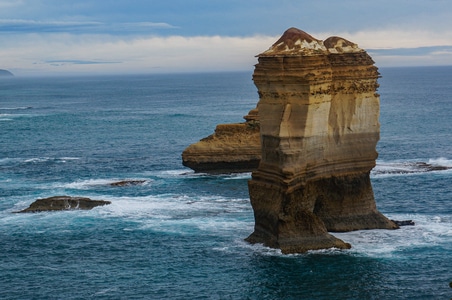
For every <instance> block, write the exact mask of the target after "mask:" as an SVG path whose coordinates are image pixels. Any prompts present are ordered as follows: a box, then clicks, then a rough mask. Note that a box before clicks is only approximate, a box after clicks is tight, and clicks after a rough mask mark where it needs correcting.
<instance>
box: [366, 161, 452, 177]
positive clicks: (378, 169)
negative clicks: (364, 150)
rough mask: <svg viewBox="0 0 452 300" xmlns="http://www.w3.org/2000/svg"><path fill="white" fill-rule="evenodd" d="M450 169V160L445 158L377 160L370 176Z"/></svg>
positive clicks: (451, 166)
mask: <svg viewBox="0 0 452 300" xmlns="http://www.w3.org/2000/svg"><path fill="white" fill-rule="evenodd" d="M451 169H452V160H450V159H447V158H443V157H441V158H437V159H429V160H428V161H389V162H387V161H377V165H376V166H375V168H374V169H373V170H372V172H371V175H372V176H397V175H408V174H420V173H426V172H439V171H447V170H451Z"/></svg>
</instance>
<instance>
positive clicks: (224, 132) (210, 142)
mask: <svg viewBox="0 0 452 300" xmlns="http://www.w3.org/2000/svg"><path fill="white" fill-rule="evenodd" d="M244 119H245V121H246V122H243V123H234V124H219V125H217V127H216V128H215V133H214V134H212V135H210V136H208V137H206V138H204V139H202V140H200V141H199V142H197V143H195V144H192V145H190V146H188V147H187V148H186V149H185V150H184V151H183V152H182V164H183V165H184V166H186V167H189V168H191V169H193V170H194V171H195V172H205V173H231V172H251V171H252V170H255V169H257V166H258V165H259V161H260V158H261V147H260V134H259V120H258V115H257V110H256V109H252V110H251V111H250V112H249V113H248V115H246V116H245V117H244Z"/></svg>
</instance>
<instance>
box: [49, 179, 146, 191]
mask: <svg viewBox="0 0 452 300" xmlns="http://www.w3.org/2000/svg"><path fill="white" fill-rule="evenodd" d="M151 181H152V180H151V179H148V178H133V179H130V178H127V179H124V178H121V179H120V178H97V179H86V180H77V181H73V182H69V183H55V184H54V186H53V187H54V188H66V189H77V190H88V189H92V188H98V187H100V186H106V187H107V186H111V187H115V186H133V185H148V184H150V183H151Z"/></svg>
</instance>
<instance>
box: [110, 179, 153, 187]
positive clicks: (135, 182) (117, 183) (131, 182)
mask: <svg viewBox="0 0 452 300" xmlns="http://www.w3.org/2000/svg"><path fill="white" fill-rule="evenodd" d="M145 182H146V180H121V181H115V182H112V183H110V185H111V186H133V185H140V184H144V183H145Z"/></svg>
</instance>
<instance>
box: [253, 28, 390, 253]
mask: <svg viewBox="0 0 452 300" xmlns="http://www.w3.org/2000/svg"><path fill="white" fill-rule="evenodd" d="M257 57H258V64H257V65H256V66H255V71H254V75H253V81H254V84H255V85H256V87H257V89H258V94H259V102H258V105H257V109H258V111H259V120H260V135H261V148H262V158H261V161H260V164H259V167H258V169H257V170H255V171H253V173H252V179H251V180H250V181H249V194H250V199H251V205H252V207H253V210H254V217H255V228H254V232H253V233H252V234H251V235H250V236H249V237H248V238H247V240H248V241H249V242H251V243H263V244H265V245H267V246H270V247H274V248H280V249H281V250H282V252H283V253H298V252H304V251H307V250H313V249H324V248H330V247H337V248H349V247H350V245H349V244H348V243H345V242H343V241H342V240H340V239H337V238H335V237H334V236H332V235H331V234H329V233H328V232H329V231H341V232H343V231H351V230H360V229H377V228H379V229H395V228H398V226H397V225H396V224H395V223H394V222H392V221H390V220H389V219H387V218H386V217H385V216H383V215H382V214H381V213H380V212H379V211H378V210H377V208H376V204H375V199H374V195H373V191H372V186H371V182H370V171H371V169H372V168H373V167H374V166H375V160H376V158H377V155H378V154H377V151H376V144H377V142H378V140H379V132H380V130H379V120H378V119H379V95H378V94H377V93H376V90H377V88H378V83H377V79H378V77H379V73H378V70H377V67H375V66H374V62H373V60H372V59H371V57H370V56H369V55H368V54H367V53H366V52H365V51H364V50H362V49H360V48H359V47H358V46H357V45H356V44H354V43H352V42H350V41H347V40H346V39H343V38H340V37H330V38H328V39H327V40H325V41H324V42H323V41H321V40H318V39H316V38H314V37H312V36H311V35H309V34H307V33H305V32H303V31H301V30H299V29H296V28H290V29H288V30H287V31H286V32H285V33H284V34H283V36H282V37H281V38H280V39H279V40H278V41H277V42H276V43H274V44H273V46H272V47H270V49H268V50H267V51H265V52H263V53H261V54H259V55H258V56H257Z"/></svg>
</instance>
